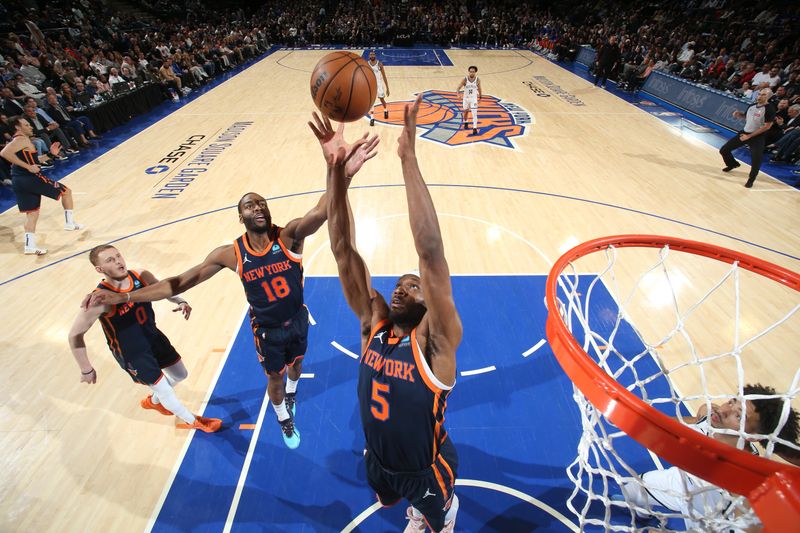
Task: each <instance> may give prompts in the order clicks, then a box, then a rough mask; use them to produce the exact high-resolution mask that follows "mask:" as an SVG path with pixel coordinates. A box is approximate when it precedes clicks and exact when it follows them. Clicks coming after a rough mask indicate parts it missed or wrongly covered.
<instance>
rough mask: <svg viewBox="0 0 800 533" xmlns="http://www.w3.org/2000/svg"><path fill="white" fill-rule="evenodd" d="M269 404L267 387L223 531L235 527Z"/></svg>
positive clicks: (228, 530)
mask: <svg viewBox="0 0 800 533" xmlns="http://www.w3.org/2000/svg"><path fill="white" fill-rule="evenodd" d="M269 404H270V401H269V387H267V388H266V390H265V391H264V400H263V401H262V402H261V410H260V411H259V412H258V420H257V421H256V428H255V429H254V430H253V436H252V437H250V446H249V447H248V448H247V456H246V457H245V458H244V464H243V465H242V471H241V472H240V473H239V481H238V482H237V483H236V492H235V493H234V495H233V501H231V507H230V509H229V510H228V517H227V518H226V519H225V527H224V528H223V530H222V531H223V533H229V532H230V530H231V528H232V527H233V519H234V518H235V517H236V510H237V509H238V508H239V501H240V500H241V499H242V491H243V490H244V482H245V480H246V479H247V473H248V472H249V471H250V463H251V462H252V461H253V453H254V452H255V451H256V444H257V443H258V435H259V433H261V426H262V425H263V423H264V415H266V413H267V406H268V405H269Z"/></svg>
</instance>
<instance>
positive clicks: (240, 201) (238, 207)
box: [236, 191, 258, 215]
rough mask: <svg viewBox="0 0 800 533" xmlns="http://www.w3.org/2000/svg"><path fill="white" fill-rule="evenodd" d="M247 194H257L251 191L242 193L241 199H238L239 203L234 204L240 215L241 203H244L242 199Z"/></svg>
mask: <svg viewBox="0 0 800 533" xmlns="http://www.w3.org/2000/svg"><path fill="white" fill-rule="evenodd" d="M248 194H258V193H257V192H252V191H251V192H246V193H244V194H243V195H242V197H241V198H239V203H238V204H236V210H237V211H239V214H240V215H241V214H242V202H243V201H244V197H245V196H247V195H248Z"/></svg>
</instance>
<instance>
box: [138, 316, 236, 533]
mask: <svg viewBox="0 0 800 533" xmlns="http://www.w3.org/2000/svg"><path fill="white" fill-rule="evenodd" d="M249 310H250V306H249V305H246V306H245V308H244V311H243V312H242V317H241V318H240V319H239V320H238V322H236V331H235V332H234V333H233V335H231V340H230V341H229V342H228V347H227V348H225V355H223V356H222V359H221V360H220V362H219V366H218V367H217V372H216V374H215V375H214V378H213V379H212V380H211V384H210V385H209V387H208V391H207V392H206V397H205V399H204V400H203V403H201V404H200V414H201V415H202V414H203V412H204V411H205V409H206V405H208V401H209V400H210V399H211V394H212V393H213V392H214V388H215V387H216V386H217V381H219V377H220V376H221V375H222V369H223V368H225V363H226V362H227V361H228V356H229V355H230V354H231V348H233V343H234V341H235V340H236V337H237V335H238V334H239V328H240V327H241V325H242V322H244V319H245V317H246V316H247V313H248V311H249ZM195 433H197V430H193V431H190V432H189V436H188V437H187V438H186V442H185V443H184V444H183V449H182V450H181V452H180V454H179V455H178V459H177V460H176V461H175V464H174V465H173V466H172V472H170V474H169V479H167V482H166V483H165V484H164V490H162V491H161V496H159V498H158V502H156V506H155V507H154V508H153V513H152V514H151V515H150V519H149V520H148V521H147V525H146V526H145V528H144V530H145V532H146V533H147V532H149V531H152V530H153V526H155V524H156V519H157V518H158V514H159V513H160V512H161V508H162V507H163V506H164V502H165V501H166V500H167V494H169V489H170V488H171V487H172V483H173V482H174V481H175V477H176V476H177V475H178V470H179V469H180V467H181V463H183V458H184V457H185V456H186V452H187V451H189V445H190V444H191V443H192V437H194V435H195Z"/></svg>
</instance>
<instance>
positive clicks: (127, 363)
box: [115, 331, 181, 385]
mask: <svg viewBox="0 0 800 533" xmlns="http://www.w3.org/2000/svg"><path fill="white" fill-rule="evenodd" d="M115 358H116V360H117V363H119V366H121V367H122V369H123V370H125V371H126V372H127V373H128V374H130V376H131V379H133V381H134V382H136V383H141V384H143V385H155V384H156V383H158V381H159V380H160V379H161V378H162V377H163V376H164V373H163V372H161V369H162V368H167V367H169V366H172V365H174V364H175V363H177V362H178V361H180V360H181V356H180V354H178V352H177V350H175V348H174V347H173V346H172V343H170V342H169V339H168V338H167V336H166V335H164V334H163V333H161V332H160V331H159V332H158V336H157V337H156V338H154V339H152V340H151V341H150V342H149V349H139V350H136V351H131V352H130V353H125V352H124V351H123V354H122V356H117V355H116V354H115Z"/></svg>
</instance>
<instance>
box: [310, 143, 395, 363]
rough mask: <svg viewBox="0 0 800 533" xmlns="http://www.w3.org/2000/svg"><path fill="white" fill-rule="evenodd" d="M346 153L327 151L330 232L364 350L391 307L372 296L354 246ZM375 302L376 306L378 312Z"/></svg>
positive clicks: (340, 278)
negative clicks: (378, 323) (371, 331)
mask: <svg viewBox="0 0 800 533" xmlns="http://www.w3.org/2000/svg"><path fill="white" fill-rule="evenodd" d="M345 155H346V154H345V152H344V149H343V148H341V147H339V148H338V149H337V151H336V152H326V153H325V156H326V161H327V162H328V165H329V167H330V176H331V179H330V180H329V189H328V194H329V195H330V202H329V204H328V233H329V235H330V241H331V250H332V251H333V256H334V258H335V259H336V267H337V269H338V271H339V280H340V281H341V283H342V290H343V292H344V296H345V298H346V299H347V303H348V304H349V305H350V308H351V309H352V310H353V312H354V313H355V314H356V316H357V317H358V319H359V321H360V324H361V343H362V349H363V348H364V347H365V346H366V344H365V343H366V342H367V341H368V340H369V334H370V330H371V329H372V326H373V324H374V323H376V322H377V321H378V320H381V319H383V318H384V317H385V316H386V315H387V314H388V310H387V309H386V303H385V302H383V299H382V298H380V297H379V296H378V295H376V297H375V298H374V299H373V297H372V296H373V294H372V293H373V291H372V288H371V286H370V281H369V275H368V274H367V267H366V265H365V264H364V260H363V259H362V257H361V255H359V253H358V251H357V250H356V248H355V244H354V239H353V228H352V218H351V216H350V212H349V209H348V205H347V183H346V181H347V178H346V176H345V169H344V165H343V164H342V160H343V159H344V157H345ZM381 303H382V304H383V305H382V306H381V305H380V304H381ZM373 304H374V305H376V306H377V310H375V312H374V309H373Z"/></svg>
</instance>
